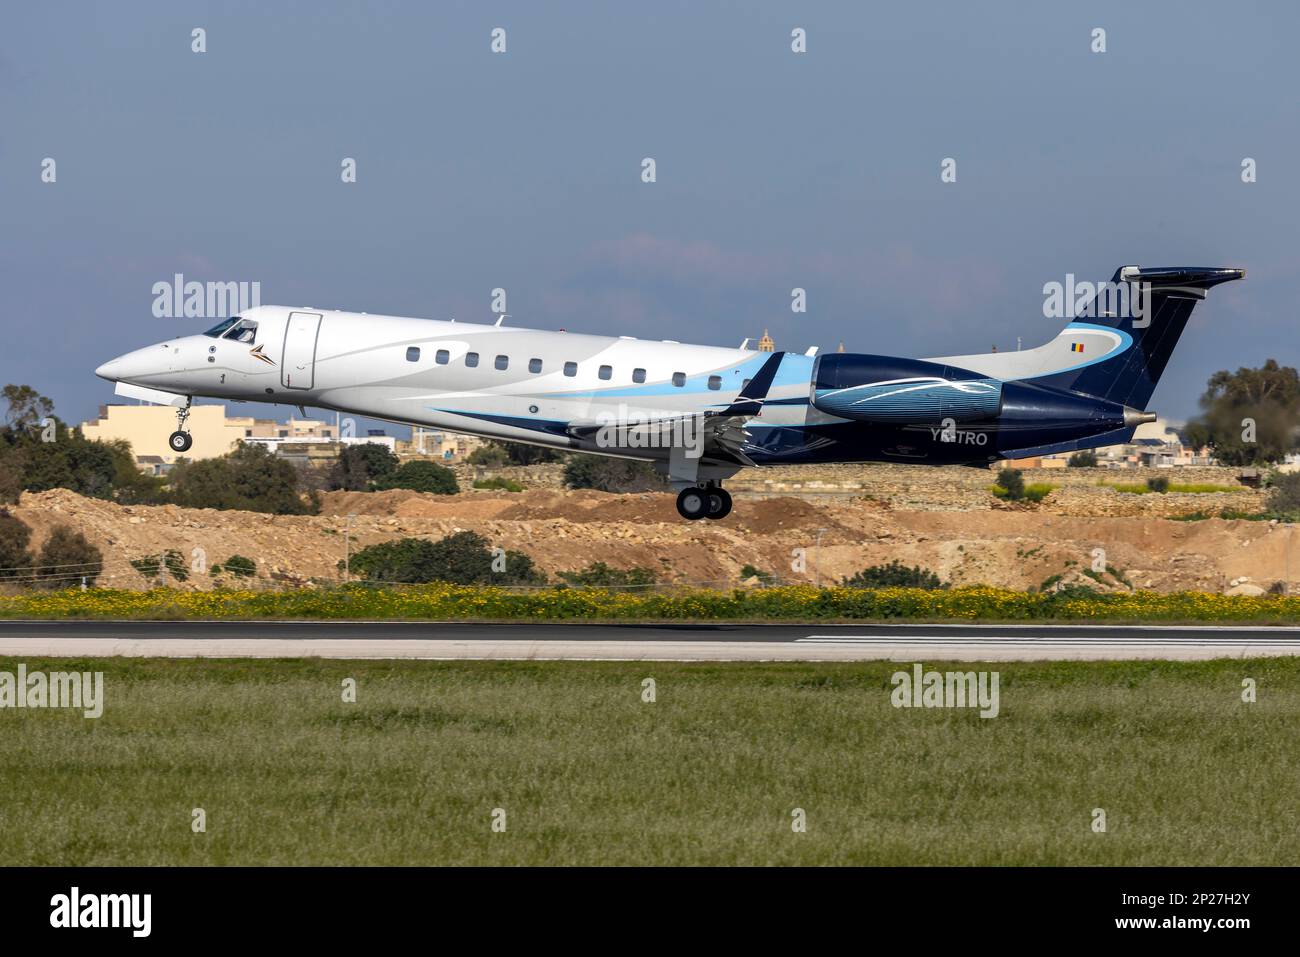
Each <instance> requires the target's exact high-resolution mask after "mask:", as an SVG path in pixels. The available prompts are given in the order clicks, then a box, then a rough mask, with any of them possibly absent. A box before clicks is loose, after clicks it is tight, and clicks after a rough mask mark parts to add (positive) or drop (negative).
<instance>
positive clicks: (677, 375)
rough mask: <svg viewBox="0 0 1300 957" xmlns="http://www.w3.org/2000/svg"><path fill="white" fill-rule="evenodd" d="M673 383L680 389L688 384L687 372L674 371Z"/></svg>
mask: <svg viewBox="0 0 1300 957" xmlns="http://www.w3.org/2000/svg"><path fill="white" fill-rule="evenodd" d="M673 385H675V386H677V388H679V389H680V388H681V387H682V386H684V385H686V373H685V372H674V373H673Z"/></svg>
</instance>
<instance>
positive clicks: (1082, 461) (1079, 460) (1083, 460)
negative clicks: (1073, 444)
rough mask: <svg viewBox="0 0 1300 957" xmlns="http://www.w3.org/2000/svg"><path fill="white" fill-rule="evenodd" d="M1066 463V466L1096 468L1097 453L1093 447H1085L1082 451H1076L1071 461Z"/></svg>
mask: <svg viewBox="0 0 1300 957" xmlns="http://www.w3.org/2000/svg"><path fill="white" fill-rule="evenodd" d="M1065 464H1066V467H1068V468H1072V469H1091V468H1096V467H1097V453H1096V452H1094V451H1093V450H1092V449H1084V450H1082V451H1080V452H1075V453H1074V454H1073V455H1071V456H1070V458H1069V461H1067V462H1066V463H1065Z"/></svg>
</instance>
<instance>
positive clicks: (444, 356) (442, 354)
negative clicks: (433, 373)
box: [433, 349, 451, 366]
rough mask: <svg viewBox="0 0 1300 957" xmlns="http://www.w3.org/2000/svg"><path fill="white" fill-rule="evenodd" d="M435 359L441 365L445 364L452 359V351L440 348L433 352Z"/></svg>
mask: <svg viewBox="0 0 1300 957" xmlns="http://www.w3.org/2000/svg"><path fill="white" fill-rule="evenodd" d="M433 361H434V362H436V363H438V365H440V366H445V365H446V364H447V363H448V362H450V361H451V353H450V352H448V351H447V350H446V349H439V350H438V351H437V352H435V353H434V354H433Z"/></svg>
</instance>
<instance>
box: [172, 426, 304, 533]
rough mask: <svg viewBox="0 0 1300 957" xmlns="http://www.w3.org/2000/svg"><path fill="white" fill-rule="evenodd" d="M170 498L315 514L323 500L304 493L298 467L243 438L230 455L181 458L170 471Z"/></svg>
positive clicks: (280, 512)
mask: <svg viewBox="0 0 1300 957" xmlns="http://www.w3.org/2000/svg"><path fill="white" fill-rule="evenodd" d="M169 479H170V485H171V497H172V500H173V501H175V502H176V504H177V505H184V506H187V507H189V508H218V509H243V510H245V511H250V512H274V513H275V514H277V515H310V514H313V513H314V512H316V511H317V510H318V503H316V502H314V501H311V502H309V501H306V500H304V499H303V496H302V495H301V493H300V492H299V488H298V472H297V470H296V469H295V468H294V467H293V465H292V464H290V463H289V462H287V461H286V460H284V459H281V458H277V457H276V456H274V455H272V454H271V453H270V452H268V451H267V450H266V449H265V448H264V447H262V446H260V445H245V444H243V443H240V444H239V446H238V447H236V449H235V450H234V451H233V452H231V453H230V454H228V455H223V456H221V457H220V458H214V459H202V460H200V461H198V462H186V461H182V462H178V463H177V464H176V465H175V466H174V467H173V468H172V471H171V474H170V476H169Z"/></svg>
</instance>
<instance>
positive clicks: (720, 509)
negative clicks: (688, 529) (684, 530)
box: [677, 482, 731, 522]
mask: <svg viewBox="0 0 1300 957" xmlns="http://www.w3.org/2000/svg"><path fill="white" fill-rule="evenodd" d="M677 513H678V514H679V515H681V517H682V518H685V519H688V520H690V521H692V522H693V521H696V520H698V519H701V518H711V519H713V520H715V521H716V520H718V519H720V518H726V517H727V516H728V515H729V514H731V495H730V493H729V492H727V490H726V489H724V488H723V487H722V486H721V485H718V484H716V483H713V482H708V483H706V484H704V485H694V486H691V487H690V488H684V489H682V490H681V491H680V492H679V493H678V494H677Z"/></svg>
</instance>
